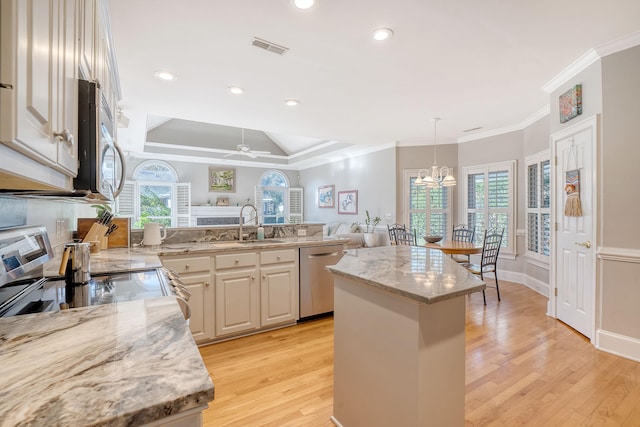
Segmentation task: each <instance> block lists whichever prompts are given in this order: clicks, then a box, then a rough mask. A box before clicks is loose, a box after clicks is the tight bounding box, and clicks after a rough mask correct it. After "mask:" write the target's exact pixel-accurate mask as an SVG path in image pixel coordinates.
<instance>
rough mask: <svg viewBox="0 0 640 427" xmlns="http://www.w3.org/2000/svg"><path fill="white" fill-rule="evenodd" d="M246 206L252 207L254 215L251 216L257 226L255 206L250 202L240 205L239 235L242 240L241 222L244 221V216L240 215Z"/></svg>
mask: <svg viewBox="0 0 640 427" xmlns="http://www.w3.org/2000/svg"><path fill="white" fill-rule="evenodd" d="M247 206H249V207H250V208H251V209H253V213H254V214H255V216H254V217H253V218H254V220H255V225H256V226H258V210H257V209H256V207H255V206H253V205H252V204H251V203H247V204H244V205H242V207H241V208H240V236H239V240H240V241H242V225H243V224H242V223H243V222H244V217H243V216H242V212H244V208H246V207H247Z"/></svg>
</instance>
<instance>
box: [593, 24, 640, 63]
mask: <svg viewBox="0 0 640 427" xmlns="http://www.w3.org/2000/svg"><path fill="white" fill-rule="evenodd" d="M639 44H640V31H636V32H635V33H631V34H629V35H626V36H623V37H618V38H617V39H614V40H612V41H610V42H607V43H603V44H601V45H599V46H597V47H596V48H595V51H596V52H597V53H598V55H600V57H601V58H602V57H605V56H608V55H611V54H612V53H616V52H620V51H622V50H626V49H629V48H631V47H634V46H637V45H639Z"/></svg>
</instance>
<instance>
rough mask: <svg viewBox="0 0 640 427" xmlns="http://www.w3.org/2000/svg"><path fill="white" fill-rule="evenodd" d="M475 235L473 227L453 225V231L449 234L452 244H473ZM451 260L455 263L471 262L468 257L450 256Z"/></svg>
mask: <svg viewBox="0 0 640 427" xmlns="http://www.w3.org/2000/svg"><path fill="white" fill-rule="evenodd" d="M475 234H476V228H475V227H469V226H468V225H467V224H459V225H454V226H453V231H452V233H451V240H453V241H454V242H473V238H474V236H475ZM451 258H453V260H454V261H455V262H460V263H465V262H466V263H469V262H471V258H470V256H469V255H451Z"/></svg>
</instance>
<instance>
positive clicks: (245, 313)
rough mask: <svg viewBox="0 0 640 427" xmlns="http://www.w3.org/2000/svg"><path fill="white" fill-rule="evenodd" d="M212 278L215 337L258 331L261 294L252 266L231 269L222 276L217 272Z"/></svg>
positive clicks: (256, 273) (254, 269) (256, 270)
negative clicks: (213, 279) (214, 295)
mask: <svg viewBox="0 0 640 427" xmlns="http://www.w3.org/2000/svg"><path fill="white" fill-rule="evenodd" d="M253 255H254V258H255V254H253ZM216 258H217V257H216ZM215 278H216V301H215V307H216V337H223V336H226V335H231V334H236V333H240V332H247V331H251V330H254V329H258V328H259V327H260V303H259V298H260V292H259V280H258V269H257V268H256V267H255V264H254V267H253V268H249V267H243V268H234V269H229V270H228V271H225V272H222V273H219V272H218V270H216V274H215Z"/></svg>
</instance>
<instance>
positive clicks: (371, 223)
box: [364, 210, 382, 233]
mask: <svg viewBox="0 0 640 427" xmlns="http://www.w3.org/2000/svg"><path fill="white" fill-rule="evenodd" d="M364 212H365V219H364V223H365V224H366V225H367V233H369V226H371V233H373V232H374V231H375V230H376V225H378V224H380V221H382V218H380V217H379V216H377V215H376V217H375V218H371V215H369V210H365V211H364Z"/></svg>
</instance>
